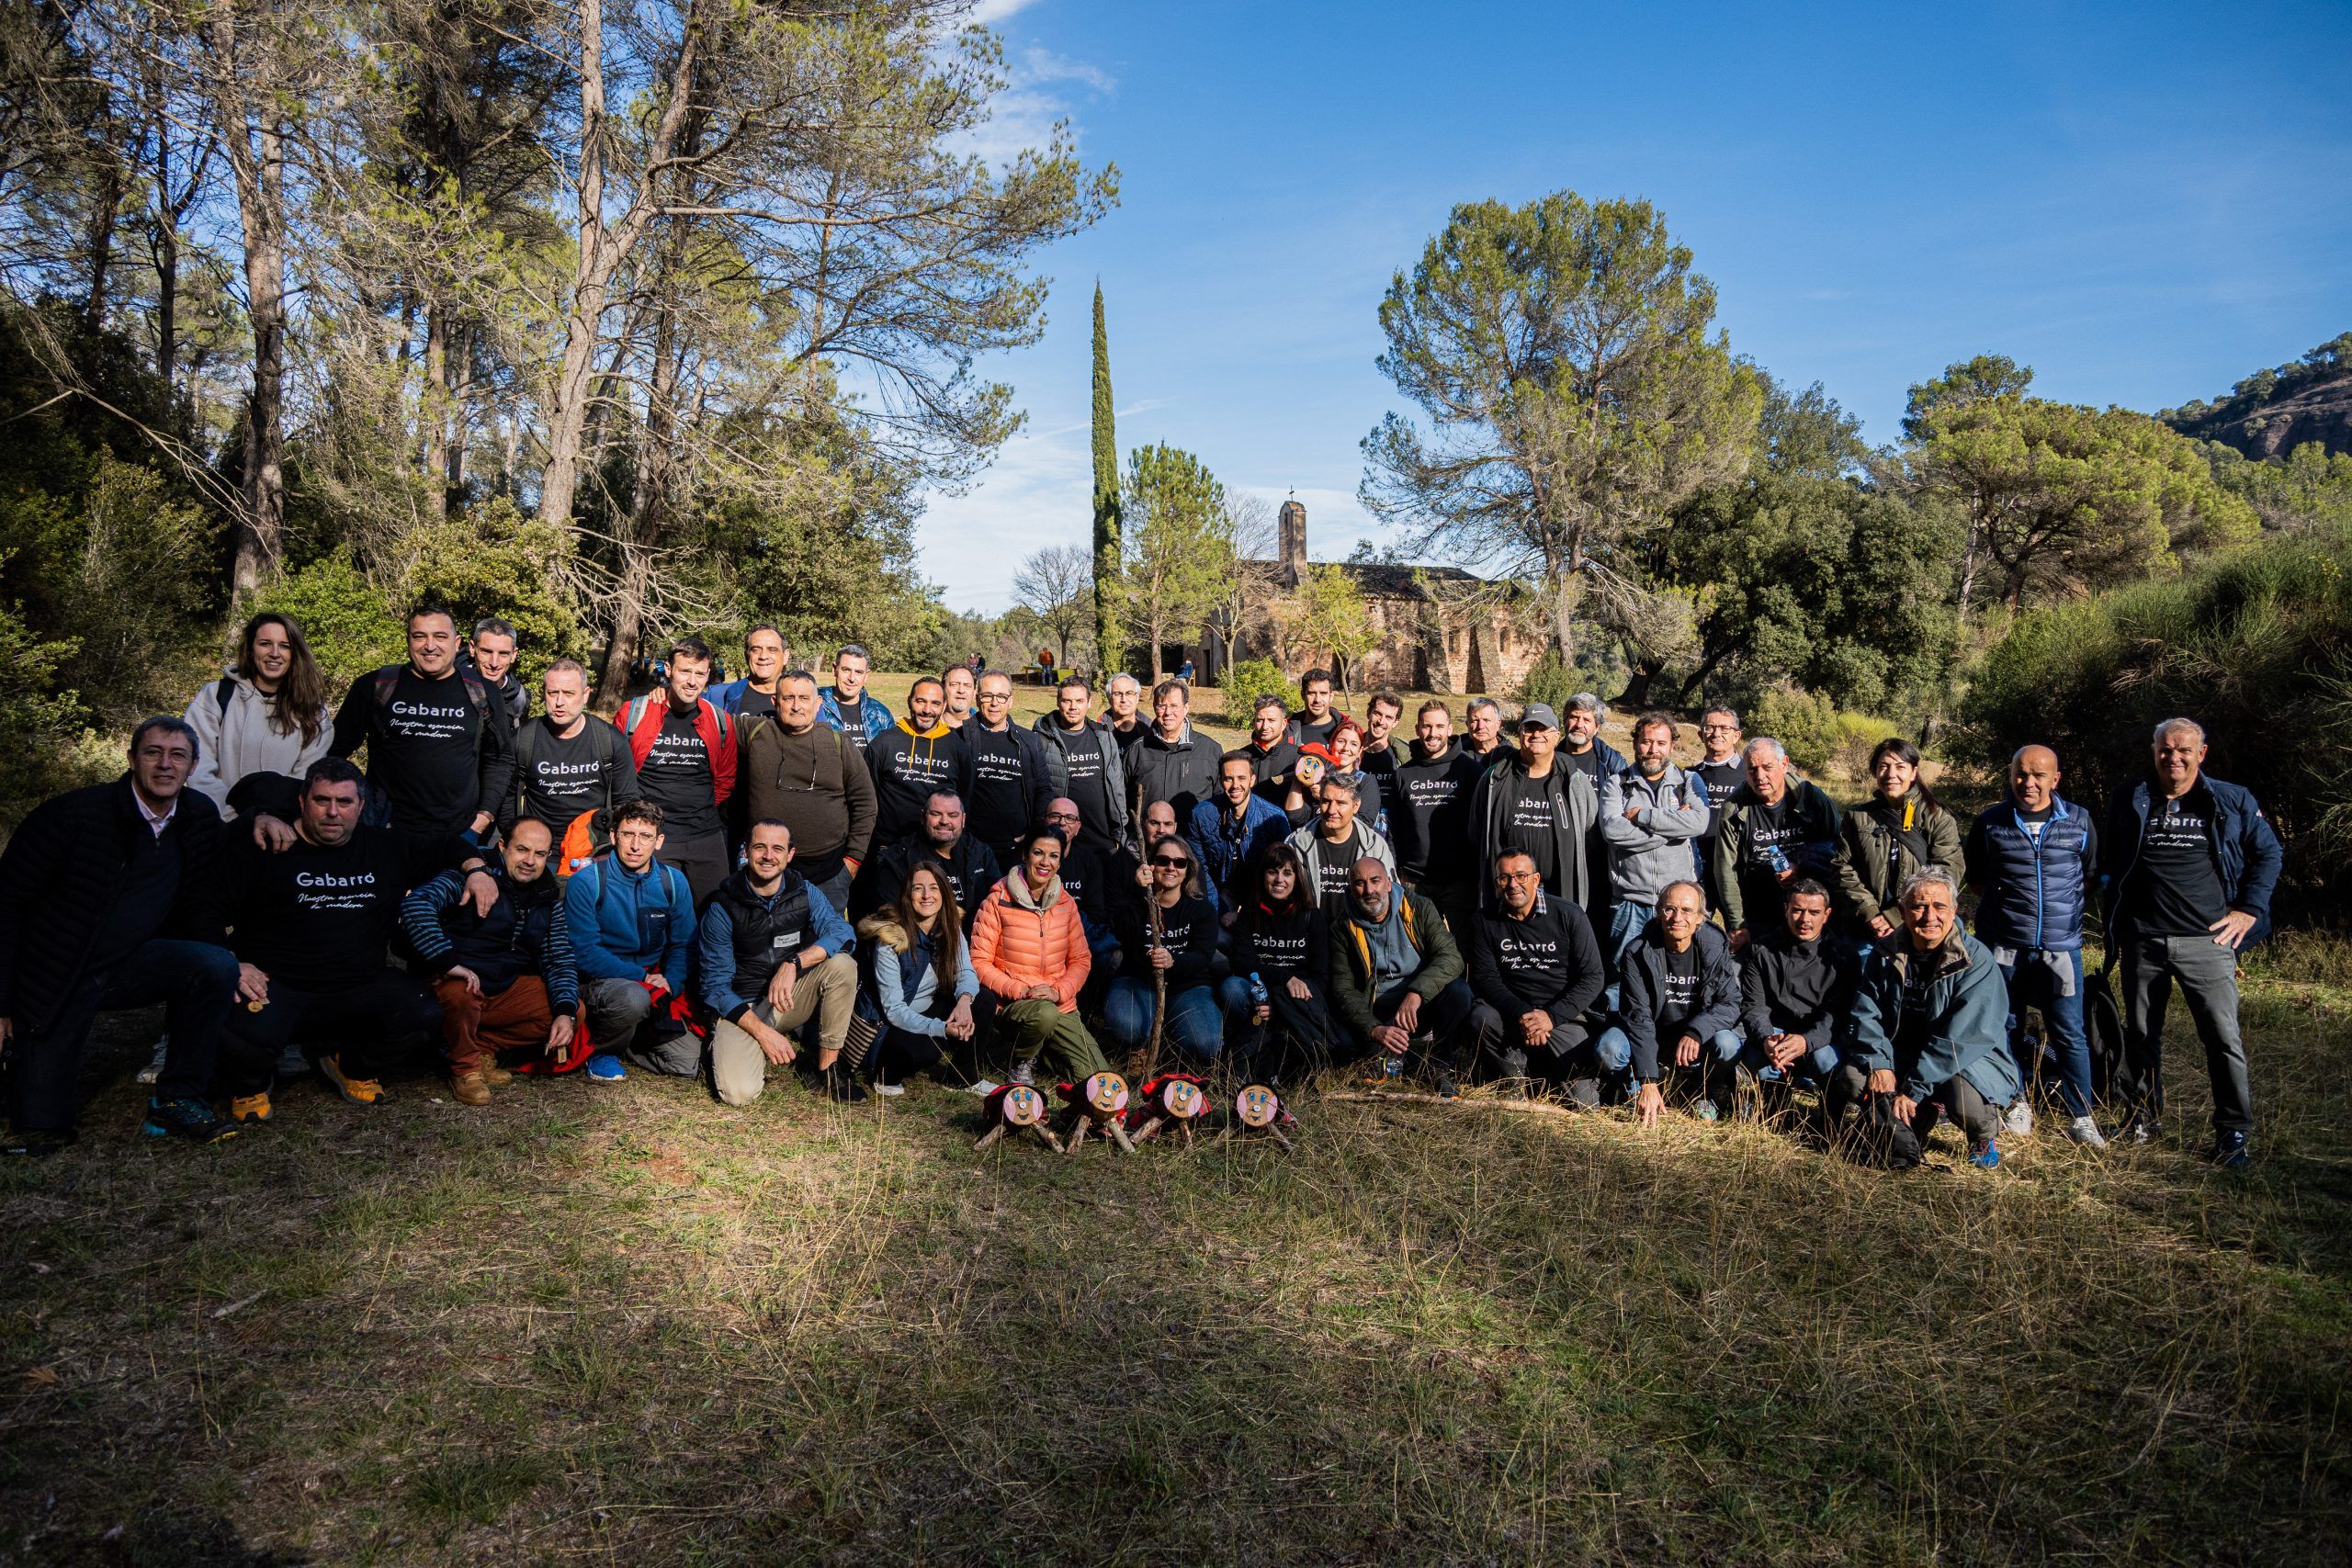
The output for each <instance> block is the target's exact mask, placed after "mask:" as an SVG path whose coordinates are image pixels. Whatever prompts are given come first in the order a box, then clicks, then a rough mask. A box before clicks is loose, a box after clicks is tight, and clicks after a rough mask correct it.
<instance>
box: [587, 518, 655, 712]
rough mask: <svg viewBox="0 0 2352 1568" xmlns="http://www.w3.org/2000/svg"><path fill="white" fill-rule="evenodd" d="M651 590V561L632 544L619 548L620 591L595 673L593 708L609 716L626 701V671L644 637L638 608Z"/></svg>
mask: <svg viewBox="0 0 2352 1568" xmlns="http://www.w3.org/2000/svg"><path fill="white" fill-rule="evenodd" d="M652 587H653V561H652V558H650V557H649V556H648V555H647V554H646V553H645V552H644V551H643V550H640V549H639V548H638V547H636V545H635V544H633V543H631V544H624V545H623V546H622V547H621V589H620V592H619V593H617V594H616V595H615V597H614V604H613V630H612V635H611V637H608V638H607V639H606V640H605V662H604V667H603V668H602V669H601V670H599V671H597V673H596V694H595V702H594V705H595V709H596V711H597V712H598V713H601V714H612V713H616V712H618V711H619V710H620V705H621V704H623V703H624V702H627V701H628V684H629V670H630V668H631V667H632V666H633V665H635V664H636V662H637V650H638V644H639V640H640V639H641V638H642V637H644V635H645V615H644V612H643V608H642V606H643V605H644V604H645V602H646V599H647V598H648V596H649V595H650V592H651V591H652Z"/></svg>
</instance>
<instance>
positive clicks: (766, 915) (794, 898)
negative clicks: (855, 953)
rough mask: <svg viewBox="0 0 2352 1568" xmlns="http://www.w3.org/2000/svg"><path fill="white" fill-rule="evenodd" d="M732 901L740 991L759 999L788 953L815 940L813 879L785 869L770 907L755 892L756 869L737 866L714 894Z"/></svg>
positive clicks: (792, 954) (729, 914) (729, 911)
mask: <svg viewBox="0 0 2352 1568" xmlns="http://www.w3.org/2000/svg"><path fill="white" fill-rule="evenodd" d="M712 897H714V898H715V899H716V900H717V901H718V902H719V903H721V904H724V905H726V906H727V919H728V922H729V926H730V927H731V928H732V934H733V936H734V939H735V986H734V990H735V994H736V995H737V996H739V997H748V998H751V999H752V1000H753V1001H757V1000H758V999H759V998H761V997H762V996H763V995H765V994H766V992H767V988H768V982H769V981H770V980H773V979H775V972H776V970H778V969H779V968H781V967H782V966H783V964H784V961H785V960H786V959H787V958H797V957H798V956H799V955H800V953H801V950H802V949H804V948H807V947H809V946H811V945H813V944H814V943H815V942H816V937H817V928H816V925H815V923H814V922H813V921H811V920H810V919H809V884H808V881H807V880H806V879H805V878H803V877H802V876H801V874H799V873H798V872H797V871H787V872H786V873H785V874H784V886H782V887H781V888H779V889H777V891H776V896H775V903H774V904H773V905H772V906H771V905H770V904H769V903H767V902H766V901H764V900H763V899H762V898H761V897H759V895H757V894H755V893H753V892H752V878H751V874H750V873H749V872H745V871H738V872H737V873H735V874H734V875H732V876H730V877H729V878H728V879H727V880H726V881H725V882H724V883H722V884H720V886H719V889H718V892H717V893H716V894H714V895H713V896H712Z"/></svg>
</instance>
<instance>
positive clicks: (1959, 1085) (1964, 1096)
mask: <svg viewBox="0 0 2352 1568" xmlns="http://www.w3.org/2000/svg"><path fill="white" fill-rule="evenodd" d="M1869 1088H1870V1077H1869V1075H1867V1074H1866V1073H1864V1072H1863V1071H1862V1069H1861V1067H1860V1065H1859V1064H1857V1063H1853V1062H1841V1063H1839V1064H1838V1070H1837V1071H1836V1072H1834V1073H1832V1074H1830V1075H1829V1081H1828V1083H1827V1085H1826V1087H1825V1088H1824V1089H1823V1090H1822V1101H1821V1102H1822V1108H1823V1109H1824V1110H1825V1111H1827V1112H1828V1116H1829V1125H1830V1127H1831V1128H1832V1129H1833V1130H1834V1129H1835V1128H1836V1127H1837V1126H1838V1124H1839V1123H1840V1122H1844V1121H1845V1119H1846V1112H1847V1111H1849V1110H1851V1109H1852V1108H1853V1107H1855V1106H1857V1105H1860V1103H1861V1102H1862V1096H1863V1095H1864V1094H1865V1093H1867V1092H1868V1091H1869ZM1947 1115H1949V1116H1951V1119H1952V1120H1953V1121H1955V1122H1959V1123H1960V1130H1961V1131H1962V1133H1964V1134H1967V1136H1968V1145H1969V1147H1970V1148H1972V1149H1977V1148H1982V1147H1983V1146H1984V1145H1986V1144H1989V1143H1991V1142H1992V1141H1993V1140H1994V1139H1995V1138H1996V1137H1997V1136H1999V1134H2000V1131H2001V1113H2000V1112H1999V1111H1996V1110H1995V1109H1994V1107H1993V1102H1992V1101H1990V1100H1986V1099H1985V1097H1984V1096H1983V1095H1981V1094H1979V1093H1977V1092H1976V1086H1975V1085H1974V1084H1973V1083H1970V1082H1969V1081H1968V1080H1967V1079H1966V1078H1960V1077H1955V1078H1950V1079H1947V1080H1946V1081H1945V1082H1943V1083H1942V1084H1940V1085H1939V1086H1938V1087H1937V1088H1936V1089H1933V1090H1932V1091H1930V1092H1929V1094H1928V1098H1927V1099H1925V1100H1921V1101H1920V1102H1919V1109H1918V1110H1917V1111H1915V1112H1913V1113H1912V1117H1911V1131H1912V1132H1913V1133H1914V1134H1917V1137H1918V1139H1919V1143H1920V1145H1921V1146H1922V1147H1923V1148H1924V1147H1925V1146H1926V1145H1927V1142H1928V1134H1930V1133H1932V1132H1934V1131H1935V1130H1936V1123H1937V1122H1940V1121H1942V1120H1943V1118H1944V1117H1945V1116H1947Z"/></svg>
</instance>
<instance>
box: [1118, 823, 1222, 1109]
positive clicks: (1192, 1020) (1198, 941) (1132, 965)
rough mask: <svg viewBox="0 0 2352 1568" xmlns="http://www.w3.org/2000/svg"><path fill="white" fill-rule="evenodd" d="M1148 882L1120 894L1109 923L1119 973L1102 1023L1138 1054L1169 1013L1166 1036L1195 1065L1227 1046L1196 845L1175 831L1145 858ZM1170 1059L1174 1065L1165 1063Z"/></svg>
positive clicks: (1211, 914) (1213, 923)
mask: <svg viewBox="0 0 2352 1568" xmlns="http://www.w3.org/2000/svg"><path fill="white" fill-rule="evenodd" d="M1144 871H1145V873H1146V874H1147V875H1148V876H1149V877H1150V879H1151V880H1150V883H1149V885H1148V886H1147V887H1145V888H1144V889H1143V890H1142V891H1141V892H1139V893H1132V894H1131V893H1128V892H1127V891H1126V890H1125V888H1122V889H1120V890H1119V892H1118V893H1117V894H1116V895H1114V904H1113V908H1112V910H1111V929H1112V930H1113V931H1115V932H1117V933H1118V939H1119V954H1120V963H1119V973H1118V974H1117V975H1116V976H1114V977H1113V978H1112V981H1111V988H1110V990H1109V991H1108V992H1106V993H1105V994H1104V996H1103V1029H1104V1031H1105V1032H1107V1033H1108V1034H1109V1035H1110V1037H1111V1039H1112V1041H1113V1042H1114V1043H1116V1044H1117V1045H1118V1046H1119V1047H1120V1048H1121V1049H1123V1050H1125V1051H1128V1052H1137V1051H1141V1050H1143V1049H1144V1048H1145V1046H1146V1045H1147V1044H1148V1043H1149V1041H1150V1039H1151V1026H1152V1021H1153V1019H1154V1017H1155V1016H1157V1015H1156V1012H1155V1009H1156V1008H1157V1007H1159V1006H1162V1005H1164V1006H1165V1007H1166V1008H1167V1010H1168V1016H1167V1020H1166V1022H1165V1024H1164V1026H1163V1027H1162V1028H1161V1030H1160V1036H1161V1038H1162V1039H1163V1040H1164V1041H1165V1042H1167V1043H1169V1044H1171V1045H1173V1046H1174V1047H1175V1048H1176V1050H1177V1051H1178V1052H1180V1053H1182V1057H1183V1065H1184V1066H1188V1067H1191V1068H1193V1069H1195V1070H1198V1069H1202V1068H1205V1067H1207V1066H1210V1065H1211V1064H1212V1063H1214V1062H1215V1061H1216V1058H1217V1054H1218V1053H1219V1052H1221V1051H1223V1050H1224V1049H1225V1024H1224V1021H1223V1020H1222V1019H1220V1018H1219V1017H1218V1016H1217V1007H1216V982H1215V981H1214V980H1213V979H1211V977H1210V972H1209V971H1210V966H1211V965H1212V964H1215V963H1216V933H1217V918H1216V910H1215V909H1213V908H1210V907H1209V901H1208V900H1207V898H1205V897H1203V896H1202V892H1201V865H1200V859H1199V857H1198V856H1196V855H1194V854H1193V846H1192V845H1191V844H1189V843H1187V842H1186V841H1185V840H1184V838H1183V836H1182V834H1176V833H1171V834H1170V835H1169V836H1168V837H1166V838H1164V839H1162V840H1159V842H1158V843H1156V844H1154V845H1152V846H1151V848H1150V849H1149V850H1148V851H1147V852H1146V853H1145V856H1144ZM1162 1065H1163V1066H1165V1065H1172V1064H1167V1063H1163V1064H1162Z"/></svg>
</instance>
